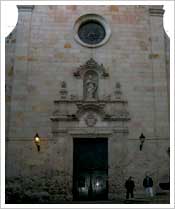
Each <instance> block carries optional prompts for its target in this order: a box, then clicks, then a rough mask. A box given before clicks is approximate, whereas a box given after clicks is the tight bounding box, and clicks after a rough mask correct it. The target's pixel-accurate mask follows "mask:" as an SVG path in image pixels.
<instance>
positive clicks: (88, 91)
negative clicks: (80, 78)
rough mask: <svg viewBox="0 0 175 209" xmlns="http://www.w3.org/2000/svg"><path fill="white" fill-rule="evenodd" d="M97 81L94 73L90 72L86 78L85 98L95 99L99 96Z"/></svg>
mask: <svg viewBox="0 0 175 209" xmlns="http://www.w3.org/2000/svg"><path fill="white" fill-rule="evenodd" d="M97 85H98V84H97V81H96V80H95V79H94V78H93V75H92V74H89V75H88V77H87V79H85V86H84V88H85V98H86V99H95V98H96V97H97V87H98V86H97Z"/></svg>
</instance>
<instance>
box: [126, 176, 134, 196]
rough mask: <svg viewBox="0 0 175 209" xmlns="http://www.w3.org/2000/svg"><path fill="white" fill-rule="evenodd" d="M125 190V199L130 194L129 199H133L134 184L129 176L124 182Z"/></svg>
mask: <svg viewBox="0 0 175 209" xmlns="http://www.w3.org/2000/svg"><path fill="white" fill-rule="evenodd" d="M125 188H126V199H128V198H129V194H131V198H133V197H134V188H135V183H134V181H133V180H132V177H131V176H130V177H129V178H128V180H126V182H125Z"/></svg>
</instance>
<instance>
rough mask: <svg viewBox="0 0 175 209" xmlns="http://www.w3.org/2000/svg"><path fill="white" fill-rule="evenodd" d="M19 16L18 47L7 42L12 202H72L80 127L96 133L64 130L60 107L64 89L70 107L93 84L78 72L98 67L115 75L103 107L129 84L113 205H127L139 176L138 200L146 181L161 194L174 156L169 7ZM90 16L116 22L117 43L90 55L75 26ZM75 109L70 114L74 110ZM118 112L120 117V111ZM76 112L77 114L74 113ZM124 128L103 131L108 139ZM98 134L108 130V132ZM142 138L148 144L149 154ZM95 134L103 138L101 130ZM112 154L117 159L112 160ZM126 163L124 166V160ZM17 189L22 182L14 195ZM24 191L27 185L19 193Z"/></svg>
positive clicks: (113, 172) (26, 9)
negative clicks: (129, 186)
mask: <svg viewBox="0 0 175 209" xmlns="http://www.w3.org/2000/svg"><path fill="white" fill-rule="evenodd" d="M18 11H19V18H18V24H17V26H16V29H15V30H16V32H15V40H16V43H15V44H11V45H10V46H9V43H8V40H6V57H7V59H6V74H7V76H6V78H7V79H6V84H7V85H10V86H12V84H13V89H12V94H11V93H10V94H9V93H6V107H7V109H6V110H7V114H6V119H7V123H6V130H7V133H6V134H7V135H6V136H8V138H7V141H6V142H7V143H6V177H7V198H8V197H9V196H8V194H10V195H11V193H13V191H12V190H13V189H14V191H15V193H19V194H21V192H22V193H23V189H24V188H25V186H26V188H25V190H26V191H27V193H26V194H24V196H23V197H22V198H24V199H25V198H26V199H25V201H29V202H30V201H34V200H35V201H41V202H42V201H43V200H42V197H36V196H37V195H38V193H40V195H39V196H42V195H43V196H46V199H47V201H48V202H49V201H50V202H54V201H58V200H62V199H66V200H71V198H72V171H73V167H72V166H73V164H72V157H73V154H72V152H73V148H72V138H73V135H72V134H70V133H68V132H69V128H70V126H71V128H73V127H74V126H76V128H79V129H80V130H81V128H82V129H83V130H85V132H86V133H87V134H88V129H87V127H86V125H85V124H83V123H79V122H64V121H63V122H57V123H55V125H54V123H53V121H52V120H51V118H52V117H53V115H54V114H53V112H54V111H55V103H54V101H57V100H58V101H59V100H60V97H59V92H60V89H61V82H62V81H66V83H67V96H68V98H69V100H70V101H72V100H76V99H77V98H78V99H80V100H81V99H82V98H83V82H82V80H81V79H77V78H76V77H75V76H74V73H75V72H76V70H77V68H79V67H80V66H81V65H84V63H86V62H87V61H88V60H90V59H91V58H93V59H94V60H95V61H96V62H97V63H99V64H103V66H104V68H105V69H106V72H107V74H109V76H108V77H107V78H105V79H101V80H100V81H99V92H98V93H99V100H104V98H105V99H106V100H113V99H114V98H113V97H114V95H113V93H114V92H115V90H116V83H117V82H118V83H120V84H121V89H122V96H123V100H126V101H127V105H126V109H127V111H128V112H129V116H130V120H128V121H127V122H126V121H125V122H123V121H122V122H121V123H119V124H120V125H119V126H122V127H126V128H127V130H128V131H127V132H126V133H115V131H114V132H112V134H113V135H112V138H110V137H111V136H107V137H108V139H109V140H110V143H111V144H110V147H111V150H109V156H110V159H111V161H110V163H111V164H110V166H111V165H112V167H111V168H110V170H109V171H110V172H109V173H110V175H109V178H110V179H109V182H110V183H109V190H110V192H109V198H110V199H116V198H117V197H118V196H122V197H123V195H124V188H123V184H124V181H125V180H126V178H127V177H128V176H130V175H132V176H134V177H135V181H136V186H137V188H139V189H138V191H139V190H140V191H141V190H143V188H142V179H143V177H144V175H145V172H149V173H151V174H152V176H153V179H154V181H155V187H156V186H158V183H159V180H160V178H161V177H162V176H164V175H166V174H169V158H168V155H167V153H166V151H167V149H168V147H169V103H168V99H169V97H168V91H167V89H168V88H169V82H168V79H169V74H168V73H167V72H168V67H169V65H168V64H167V62H166V60H167V59H168V58H167V57H168V56H169V54H168V53H167V51H168V46H169V41H168V39H167V38H165V32H164V29H163V10H162V7H161V6H155V7H154V6H151V7H149V6H95V7H94V6H76V5H73V6H71V5H69V6H39V5H38V6H37V5H36V6H35V7H33V6H18ZM85 14H98V15H101V16H103V17H104V18H105V19H106V21H107V22H108V23H109V25H110V27H111V37H110V39H109V40H108V42H107V43H106V44H104V45H103V46H100V47H98V48H91V49H90V48H87V47H84V46H82V45H80V44H79V43H77V41H76V40H75V39H74V30H73V28H74V24H75V22H76V20H77V19H78V18H79V17H80V16H82V15H85ZM165 43H166V44H165ZM14 45H15V46H14ZM8 46H9V47H8ZM13 46H14V47H13ZM11 62H12V63H11ZM12 66H13V67H12ZM12 75H13V76H12ZM12 78H13V79H12ZM12 80H13V81H12ZM8 98H10V99H9V101H8ZM75 98H76V99H75ZM66 107H67V106H65V108H64V107H63V110H65V111H67V109H66ZM117 107H119V106H118V105H116V108H117ZM108 109H109V110H111V111H112V112H115V109H112V108H110V106H109V108H108ZM74 110H75V107H73V106H71V107H70V112H72V111H74ZM9 114H10V116H8V115H9ZM8 121H9V122H8ZM80 121H81V120H80ZM116 124H118V123H115V122H106V123H103V125H104V126H105V128H106V130H108V129H110V127H112V126H113V127H115V126H116ZM121 124H122V125H121ZM97 125H98V127H102V123H97ZM53 126H55V127H56V128H57V129H56V130H59V128H60V127H61V128H64V127H66V129H67V130H66V131H68V132H67V133H65V132H64V131H63V130H62V131H61V132H60V133H59V134H56V135H55V133H54V131H53V128H54V127H53ZM120 128H121V127H120ZM36 132H38V133H39V135H40V137H41V151H40V152H37V149H36V146H35V144H34V142H33V137H34V136H35V134H36ZM80 132H81V131H80ZM96 132H98V129H97V128H96ZM142 132H143V133H144V135H145V136H146V141H145V142H144V145H143V150H142V151H140V150H139V145H140V141H139V136H140V134H141V133H142ZM90 134H91V136H92V135H93V132H92V130H91V131H90ZM98 134H99V133H98ZM117 134H119V135H117ZM120 148H121V149H120ZM110 151H112V153H114V154H111V155H110ZM117 157H121V160H119V161H116V160H115V159H116V158H117ZM112 162H114V163H112ZM31 176H32V177H31ZM35 176H37V177H35ZM116 176H118V178H116ZM13 178H15V179H13ZM45 179H47V180H45ZM13 182H16V183H15V184H16V187H14V188H13V186H12V183H13ZM19 182H21V183H19ZM24 182H26V183H24ZM31 182H33V183H31ZM36 182H38V183H36ZM55 182H58V185H57V189H56V191H57V192H55V191H54V189H55V188H53V190H52V186H53V185H54V184H55ZM32 184H33V185H40V186H31V185H32ZM46 184H47V185H46ZM19 185H20V186H21V185H25V186H24V187H21V188H18V187H19ZM41 185H42V186H41ZM48 185H49V186H48ZM65 185H66V186H65ZM53 187H54V186H53ZM59 188H60V189H59ZM63 190H64V191H63ZM16 191H18V192H16ZM42 192H43V193H42ZM54 192H55V193H54ZM31 193H34V194H36V196H35V195H34V196H32V195H31ZM41 193H42V194H41ZM13 198H14V199H15V196H13ZM30 198H34V199H32V200H30ZM37 198H38V200H36V199H37ZM40 198H41V200H40ZM52 198H53V199H52ZM44 199H45V198H44ZM7 201H11V200H10V199H9V200H7ZM19 201H23V200H19Z"/></svg>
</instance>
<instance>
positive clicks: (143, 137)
mask: <svg viewBox="0 0 175 209" xmlns="http://www.w3.org/2000/svg"><path fill="white" fill-rule="evenodd" d="M139 139H140V151H141V150H142V147H143V143H144V141H145V136H144V135H143V133H141V135H140V137H139Z"/></svg>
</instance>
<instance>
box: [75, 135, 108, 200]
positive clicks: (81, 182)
mask: <svg viewBox="0 0 175 209" xmlns="http://www.w3.org/2000/svg"><path fill="white" fill-rule="evenodd" d="M107 177H108V143H107V139H106V138H94V139H92V138H90V139H88V138H87V139H84V138H83V139H80V138H75V139H74V178H73V180H74V182H73V194H74V200H85V201H95V200H107V196H108V182H107Z"/></svg>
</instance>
